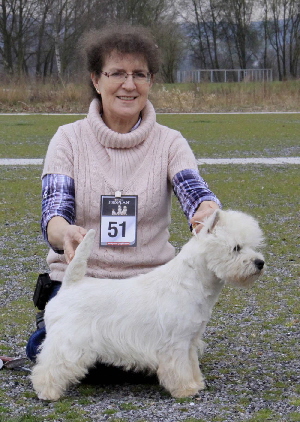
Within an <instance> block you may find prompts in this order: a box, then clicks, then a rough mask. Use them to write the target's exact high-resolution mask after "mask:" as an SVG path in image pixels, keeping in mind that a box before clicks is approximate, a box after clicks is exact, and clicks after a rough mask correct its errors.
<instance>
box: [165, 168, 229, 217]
mask: <svg viewBox="0 0 300 422" xmlns="http://www.w3.org/2000/svg"><path fill="white" fill-rule="evenodd" d="M172 185H173V190H174V193H175V195H176V196H177V198H178V200H179V202H180V205H181V208H182V210H183V212H184V214H185V216H186V218H187V219H188V221H190V219H191V218H192V217H193V215H194V214H195V212H196V211H197V209H198V207H199V205H200V204H201V203H202V202H204V201H214V202H216V203H217V204H218V205H219V207H220V208H222V204H221V202H220V201H219V199H218V198H217V197H216V195H215V194H214V193H213V192H212V191H211V190H210V189H209V188H208V186H207V183H206V182H205V180H204V179H202V177H201V176H200V174H199V173H198V171H197V170H192V169H187V170H182V171H180V172H179V173H177V174H175V176H174V177H173V180H172Z"/></svg>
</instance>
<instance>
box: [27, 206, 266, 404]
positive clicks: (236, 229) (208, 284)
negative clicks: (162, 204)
mask: <svg viewBox="0 0 300 422" xmlns="http://www.w3.org/2000/svg"><path fill="white" fill-rule="evenodd" d="M94 236H95V233H94V231H93V230H90V231H89V232H88V233H87V234H86V236H85V238H84V240H83V241H82V243H81V244H80V245H79V246H78V248H77V250H76V254H75V257H74V259H73V260H72V262H71V264H70V265H69V266H68V269H67V271H66V273H65V277H64V280H63V284H62V288H61V289H60V291H59V292H58V294H57V296H56V297H54V298H53V299H52V300H51V301H50V302H49V303H48V305H47V307H46V312H45V323H46V329H47V336H46V339H45V341H44V343H43V345H42V348H41V352H40V354H39V355H38V358H37V364H36V366H35V367H34V369H33V372H32V377H31V378H32V382H33V386H34V389H35V391H36V392H37V394H38V397H39V398H40V399H45V400H57V399H59V398H60V397H61V395H62V394H63V393H64V391H65V390H66V389H67V387H68V386H69V385H70V384H71V383H75V382H78V381H79V380H80V379H82V378H83V377H84V376H85V375H86V374H87V372H88V369H89V368H91V367H92V366H93V365H95V363H96V362H103V363H107V364H113V365H116V366H120V367H123V368H125V369H136V370H147V371H149V372H156V373H157V376H158V378H159V381H160V383H161V385H163V386H164V387H165V388H166V389H167V390H168V391H169V392H170V393H171V395H172V396H174V397H185V396H190V395H195V394H196V393H197V392H198V391H199V390H202V389H204V388H205V384H204V378H203V376H202V373H201V371H200V369H199V363H198V349H199V348H200V349H203V344H204V343H203V342H202V340H201V338H202V335H203V333H204V330H205V327H206V325H207V323H208V321H209V319H210V316H211V312H212V309H213V306H214V304H215V303H216V301H217V299H218V296H219V294H220V291H221V289H222V287H223V286H224V284H225V283H230V284H234V285H237V286H241V287H247V286H249V285H251V284H252V283H253V282H254V281H255V280H256V279H257V278H258V277H259V275H260V274H261V273H262V272H263V269H262V268H261V269H259V268H258V267H257V265H258V262H260V264H261V265H263V256H262V255H261V254H260V253H258V252H256V251H255V250H254V249H255V248H256V247H258V246H259V245H260V244H261V243H262V240H263V237H262V232H261V230H260V228H259V226H258V224H257V222H256V220H254V219H253V218H252V217H250V216H249V215H246V214H243V213H240V212H237V211H219V210H218V211H216V212H215V213H214V214H213V215H212V216H211V217H210V218H208V219H207V220H206V221H205V222H204V227H203V229H202V230H201V231H200V233H199V234H197V235H195V236H194V237H193V238H192V239H190V241H189V242H188V243H187V244H186V245H184V247H183V248H182V250H181V252H180V253H179V254H178V255H177V256H176V257H175V258H174V259H173V260H172V261H170V262H169V263H167V264H166V265H163V266H161V267H159V268H157V269H155V270H154V271H151V272H150V273H148V274H143V275H140V276H137V277H133V278H130V279H125V280H110V279H95V278H90V277H85V276H84V275H85V272H86V268H87V259H88V256H89V254H90V251H91V248H92V245H93V241H94ZM237 245H239V246H238V247H237ZM239 249H240V250H239ZM255 260H260V261H256V264H255Z"/></svg>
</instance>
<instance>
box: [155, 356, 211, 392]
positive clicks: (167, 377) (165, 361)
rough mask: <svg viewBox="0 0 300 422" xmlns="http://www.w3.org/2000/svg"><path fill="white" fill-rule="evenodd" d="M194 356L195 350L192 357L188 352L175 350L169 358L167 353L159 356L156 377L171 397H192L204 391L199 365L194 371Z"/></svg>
mask: <svg viewBox="0 0 300 422" xmlns="http://www.w3.org/2000/svg"><path fill="white" fill-rule="evenodd" d="M195 355H196V356H197V352H196V349H195V350H194V351H193V353H192V356H191V353H190V350H180V351H179V350H176V351H174V352H173V354H172V355H171V356H170V354H169V353H168V354H166V355H161V356H160V359H159V367H158V370H157V376H158V378H159V381H160V383H161V385H162V386H164V387H165V388H166V389H167V390H168V391H169V392H170V393H171V395H172V396H173V397H188V396H194V395H195V394H197V393H198V391H199V390H203V389H204V381H203V377H202V374H201V371H200V368H199V365H198V370H197V369H196V361H195ZM191 357H192V359H191Z"/></svg>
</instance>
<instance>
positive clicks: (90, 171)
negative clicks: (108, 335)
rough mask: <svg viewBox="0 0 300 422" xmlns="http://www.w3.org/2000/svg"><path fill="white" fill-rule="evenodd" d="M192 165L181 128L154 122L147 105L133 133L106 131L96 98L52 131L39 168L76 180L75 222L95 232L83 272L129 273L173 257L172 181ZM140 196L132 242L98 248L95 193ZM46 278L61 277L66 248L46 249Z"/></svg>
mask: <svg viewBox="0 0 300 422" xmlns="http://www.w3.org/2000/svg"><path fill="white" fill-rule="evenodd" d="M184 169H195V170H197V164H196V161H195V158H194V155H193V153H192V151H191V149H190V147H189V145H188V143H187V141H186V140H185V139H184V138H183V137H182V135H181V134H180V133H179V132H177V131H175V130H172V129H169V128H167V127H165V126H162V125H160V124H158V123H157V122H156V115H155V111H154V108H153V106H152V104H151V103H150V102H149V101H148V102H147V104H146V107H145V108H144V110H143V111H142V122H141V124H140V126H139V127H138V128H137V129H136V130H134V131H133V132H130V133H126V134H119V133H116V132H113V131H112V130H110V129H109V128H108V127H107V126H106V125H105V124H104V122H103V120H102V119H101V116H100V103H99V102H98V100H93V101H92V103H91V105H90V109H89V113H88V116H87V118H85V119H83V120H79V121H77V122H75V123H70V124H68V125H65V126H62V127H60V128H59V129H58V131H57V133H56V134H55V135H54V137H53V138H52V140H51V142H50V144H49V148H48V152H47V156H46V159H45V165H44V170H43V175H45V174H50V173H52V174H53V173H57V174H65V175H67V176H70V177H72V178H73V179H74V182H75V201H76V204H75V207H76V224H77V225H79V226H83V227H85V228H86V229H90V228H93V229H95V230H96V232H97V236H96V238H97V240H96V242H95V245H94V249H93V253H92V255H91V257H90V260H89V267H88V273H87V275H89V276H92V277H99V278H127V277H131V276H133V275H137V274H139V273H145V272H148V271H150V270H152V269H153V268H155V267H156V266H158V265H161V264H164V263H166V262H167V261H169V260H170V259H172V258H173V257H174V254H175V253H174V248H173V246H172V245H171V244H170V243H169V242H168V239H169V231H168V225H169V224H170V207H171V195H172V186H171V180H172V179H173V177H174V176H175V174H176V173H178V172H179V171H181V170H184ZM117 190H122V194H123V195H138V232H137V246H136V247H99V236H100V197H101V195H114V193H115V191H117ZM48 264H49V266H50V270H51V277H52V279H54V280H62V278H63V274H64V271H65V268H66V263H65V260H64V256H63V255H58V254H56V253H55V252H54V251H52V250H51V251H50V252H49V255H48Z"/></svg>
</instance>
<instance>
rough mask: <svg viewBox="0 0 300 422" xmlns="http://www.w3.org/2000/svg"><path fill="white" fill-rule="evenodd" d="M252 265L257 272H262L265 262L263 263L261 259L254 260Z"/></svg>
mask: <svg viewBox="0 0 300 422" xmlns="http://www.w3.org/2000/svg"><path fill="white" fill-rule="evenodd" d="M254 264H255V266H256V268H258V269H259V270H262V269H263V268H264V265H265V261H263V260H262V259H255V261H254Z"/></svg>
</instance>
